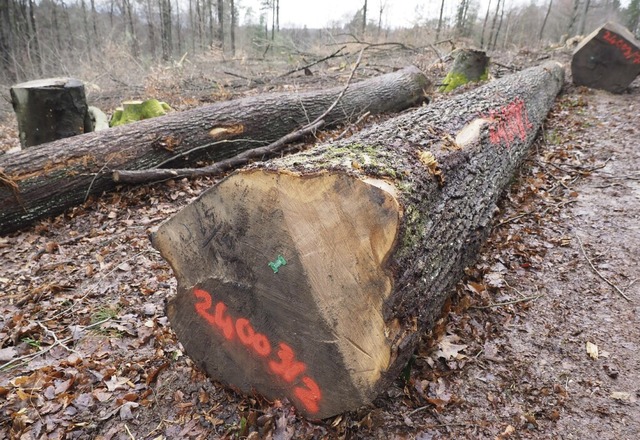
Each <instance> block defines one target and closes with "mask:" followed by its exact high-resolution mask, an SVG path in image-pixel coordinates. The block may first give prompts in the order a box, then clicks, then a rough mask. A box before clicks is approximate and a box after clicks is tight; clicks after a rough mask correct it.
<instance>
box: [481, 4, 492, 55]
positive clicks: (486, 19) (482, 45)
mask: <svg viewBox="0 0 640 440" xmlns="http://www.w3.org/2000/svg"><path fill="white" fill-rule="evenodd" d="M490 10H491V0H489V2H488V3H487V13H486V14H485V15H484V23H482V33H481V34H480V48H481V49H484V32H485V30H486V29H487V22H488V21H489V11H490Z"/></svg>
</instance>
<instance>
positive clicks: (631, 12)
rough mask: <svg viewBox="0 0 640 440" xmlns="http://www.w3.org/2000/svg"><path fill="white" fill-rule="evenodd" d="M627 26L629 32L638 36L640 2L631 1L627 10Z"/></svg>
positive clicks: (636, 0) (638, 0)
mask: <svg viewBox="0 0 640 440" xmlns="http://www.w3.org/2000/svg"><path fill="white" fill-rule="evenodd" d="M626 16H627V26H628V27H629V30H631V32H633V33H634V34H635V35H636V36H638V33H639V32H640V29H638V26H639V25H640V0H631V3H630V4H629V7H628V8H627V10H626Z"/></svg>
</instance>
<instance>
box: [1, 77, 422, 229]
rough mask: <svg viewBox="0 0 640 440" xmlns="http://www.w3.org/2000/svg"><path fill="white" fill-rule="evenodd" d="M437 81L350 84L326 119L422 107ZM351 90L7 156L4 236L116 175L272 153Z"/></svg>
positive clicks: (237, 106)
mask: <svg viewBox="0 0 640 440" xmlns="http://www.w3.org/2000/svg"><path fill="white" fill-rule="evenodd" d="M429 85H430V81H429V80H428V79H427V78H426V77H425V76H424V74H423V73H421V72H420V71H419V70H418V69H417V68H416V67H412V66H411V67H407V68H405V69H402V70H399V71H397V72H393V73H389V74H386V75H381V76H378V77H375V78H370V79H367V80H364V81H362V82H359V83H354V84H350V85H349V87H348V89H347V90H346V92H345V93H344V95H343V96H342V99H341V100H340V102H339V103H338V104H337V105H336V106H335V107H334V108H333V110H332V111H331V112H329V113H328V114H327V115H326V117H325V118H324V122H325V125H326V126H331V125H335V124H338V123H347V122H348V121H350V120H351V118H354V119H355V118H357V117H358V116H359V115H361V114H363V113H365V112H371V113H372V114H375V113H383V112H396V111H400V110H403V109H405V108H407V107H409V106H411V105H415V104H418V103H420V102H422V100H423V99H424V98H425V90H426V89H427V88H428V87H429ZM343 90H344V86H340V87H336V88H333V89H329V90H321V91H311V92H304V93H278V94H268V95H259V96H255V97H250V98H244V99H239V100H235V101H227V102H222V103H218V104H213V105H209V106H204V107H200V108H197V109H193V110H189V111H185V112H173V113H170V114H167V115H165V116H159V117H156V118H152V119H147V120H144V121H139V122H134V123H131V124H127V125H123V126H119V127H114V128H111V129H109V130H104V131H99V132H95V133H89V134H85V135H83V136H76V137H73V138H69V139H65V140H63V141H56V142H51V143H49V144H47V145H43V146H41V147H39V148H37V149H32V151H22V152H18V153H15V154H5V155H2V156H0V234H4V233H7V232H10V231H14V230H17V229H19V228H21V227H23V226H26V225H28V224H29V223H31V222H33V221H34V220H38V219H40V218H43V217H48V216H52V215H56V214H60V213H62V212H64V211H65V210H66V209H67V208H69V207H72V206H76V205H79V204H81V203H83V202H84V201H85V200H86V199H87V197H89V196H90V195H100V194H102V193H103V192H105V191H110V190H113V189H115V187H116V182H114V181H113V178H112V174H113V171H114V170H143V169H149V168H156V167H161V166H176V165H183V164H186V165H193V166H195V165H196V162H198V161H199V160H200V159H202V158H203V157H205V156H206V157H207V158H209V159H211V160H215V161H218V160H222V159H226V158H230V157H233V156H235V155H237V154H239V153H241V152H243V151H246V150H249V149H254V148H256V147H260V146H265V145H269V144H270V143H272V142H274V141H276V140H278V139H280V138H282V137H283V136H285V135H287V134H288V133H290V132H293V131H295V130H296V129H298V128H300V127H302V126H305V125H306V124H307V123H308V122H309V121H312V120H314V119H315V118H316V117H317V116H320V115H322V114H323V113H324V112H325V110H327V109H328V108H329V107H330V106H331V104H333V102H334V101H335V100H336V97H337V96H338V95H339V94H340V93H341V92H342V91H343Z"/></svg>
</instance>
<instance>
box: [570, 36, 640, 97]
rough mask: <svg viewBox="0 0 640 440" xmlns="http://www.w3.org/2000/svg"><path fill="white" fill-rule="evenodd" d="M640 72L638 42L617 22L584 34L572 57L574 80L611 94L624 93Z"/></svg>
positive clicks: (639, 46) (639, 45)
mask: <svg viewBox="0 0 640 440" xmlns="http://www.w3.org/2000/svg"><path fill="white" fill-rule="evenodd" d="M638 74H640V42H638V40H636V39H635V38H634V36H633V34H632V33H631V32H629V31H628V30H627V29H626V28H625V27H623V26H621V25H619V24H617V23H606V24H604V25H602V26H600V27H599V28H598V29H596V30H595V31H593V32H592V33H591V34H590V35H589V36H587V37H586V38H585V39H584V40H582V42H581V43H580V45H578V47H577V48H576V50H575V51H574V53H573V58H572V59H571V75H572V76H573V83H574V84H576V85H579V86H587V87H592V88H595V89H602V90H607V91H609V92H612V93H622V92H624V91H625V90H626V89H627V87H629V84H631V83H632V82H633V80H634V79H635V78H636V77H637V76H638Z"/></svg>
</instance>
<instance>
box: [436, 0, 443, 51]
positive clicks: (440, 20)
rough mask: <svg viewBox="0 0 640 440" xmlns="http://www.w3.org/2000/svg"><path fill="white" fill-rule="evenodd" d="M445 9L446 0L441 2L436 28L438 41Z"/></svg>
mask: <svg viewBox="0 0 640 440" xmlns="http://www.w3.org/2000/svg"><path fill="white" fill-rule="evenodd" d="M443 11H444V0H442V3H440V16H439V17H438V28H437V29H436V41H438V40H440V31H441V30H442V12H443Z"/></svg>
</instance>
